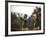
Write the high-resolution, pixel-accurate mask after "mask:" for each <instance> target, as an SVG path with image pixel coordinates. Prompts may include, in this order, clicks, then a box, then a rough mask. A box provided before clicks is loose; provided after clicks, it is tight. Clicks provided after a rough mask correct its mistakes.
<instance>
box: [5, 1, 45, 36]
mask: <svg viewBox="0 0 46 37" xmlns="http://www.w3.org/2000/svg"><path fill="white" fill-rule="evenodd" d="M8 2H11V3H15V2H16V3H28V4H31V3H32V4H43V6H44V7H43V24H44V26H43V33H27V34H13V35H8ZM37 34H45V3H43V2H26V1H7V0H5V36H22V35H37Z"/></svg>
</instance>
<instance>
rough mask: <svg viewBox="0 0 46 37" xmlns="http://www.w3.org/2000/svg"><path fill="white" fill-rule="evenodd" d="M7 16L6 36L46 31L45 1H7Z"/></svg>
mask: <svg viewBox="0 0 46 37" xmlns="http://www.w3.org/2000/svg"><path fill="white" fill-rule="evenodd" d="M5 18H6V19H5V35H6V36H7V35H11V36H12V35H15V36H16V35H34V34H44V33H45V4H44V3H43V2H24V1H6V2H5Z"/></svg>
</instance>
